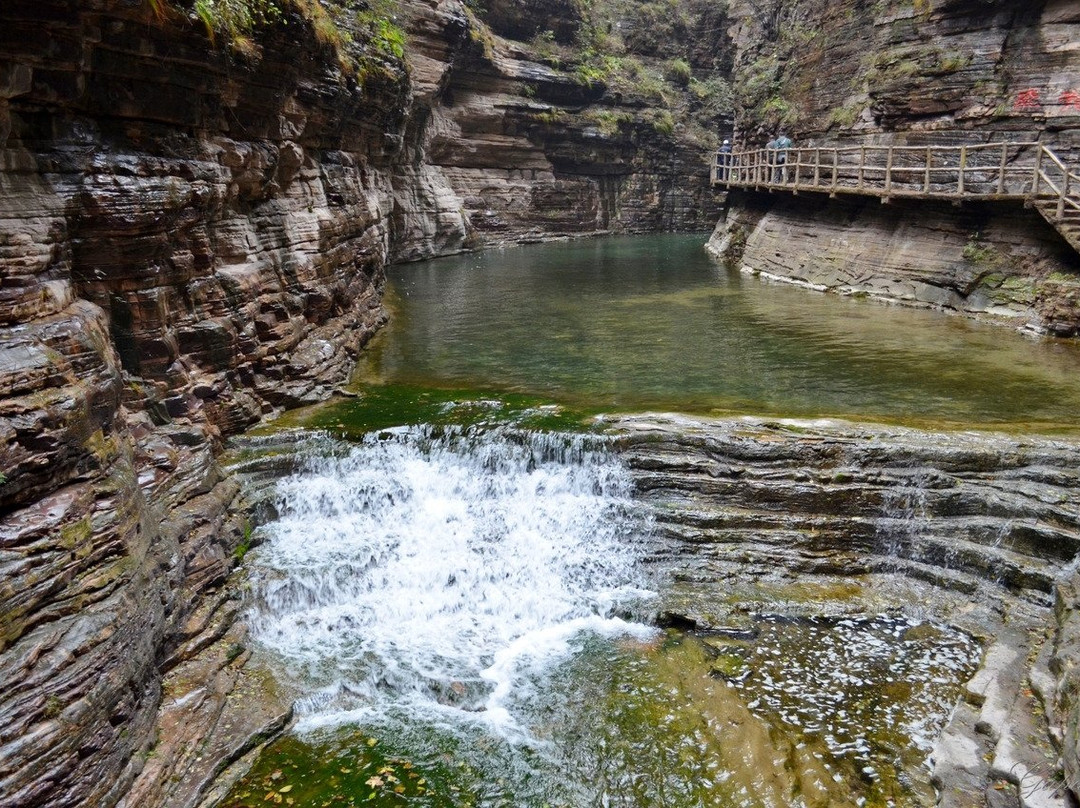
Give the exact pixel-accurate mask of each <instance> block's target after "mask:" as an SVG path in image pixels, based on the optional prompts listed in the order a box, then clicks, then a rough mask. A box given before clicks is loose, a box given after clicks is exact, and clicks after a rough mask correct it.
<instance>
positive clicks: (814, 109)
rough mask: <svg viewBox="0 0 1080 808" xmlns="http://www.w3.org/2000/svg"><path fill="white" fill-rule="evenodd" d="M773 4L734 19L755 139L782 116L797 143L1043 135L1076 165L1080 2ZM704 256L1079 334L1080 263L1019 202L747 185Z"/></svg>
mask: <svg viewBox="0 0 1080 808" xmlns="http://www.w3.org/2000/svg"><path fill="white" fill-rule="evenodd" d="M773 7H774V11H775V13H776V17H775V18H770V20H768V21H763V20H762V19H761V18H760V17H757V16H755V15H752V14H749V13H747V14H744V15H743V16H742V17H741V18H740V19H741V20H742V22H741V23H740V24H739V25H737V26H735V27H734V28H733V29H732V33H733V36H734V37H735V38H736V40H737V41H738V42H739V43H740V49H739V53H738V56H737V59H736V70H735V81H736V82H737V83H739V84H740V86H741V87H742V94H741V100H742V101H743V102H744V104H745V106H744V107H743V108H742V115H741V117H740V118H739V120H738V121H737V128H738V131H739V135H740V137H741V139H743V140H744V141H745V142H746V143H747V144H748V145H750V146H752V147H758V146H761V145H763V143H764V141H765V139H767V138H770V137H772V136H773V133H774V132H776V131H778V130H779V129H783V128H786V129H787V130H788V133H789V134H791V135H792V136H793V137H794V138H795V140H796V143H797V145H799V146H834V145H841V146H850V145H859V144H866V145H906V146H924V145H960V144H979V143H990V142H1000V141H1005V140H1012V141H1035V140H1040V141H1042V142H1044V143H1046V144H1047V145H1049V146H1050V147H1052V148H1053V149H1054V151H1055V152H1056V153H1057V154H1058V155H1059V156H1061V157H1062V158H1063V159H1064V160H1065V161H1066V162H1067V163H1069V164H1070V165H1072V166H1074V167H1075V166H1080V129H1078V124H1080V87H1078V86H1077V84H1078V81H1080V80H1078V76H1080V51H1077V49H1076V47H1075V43H1076V41H1078V39H1080V11H1078V10H1077V8H1076V5H1075V4H1074V3H1070V2H1066V1H1065V0H1040V2H1035V3H1027V2H1013V1H1012V0H917V1H916V2H907V3H844V4H828V3H819V2H813V0H811V1H810V2H801V3H791V2H777V3H774V4H773ZM773 20H775V22H776V27H775V28H773V29H771V30H766V28H767V27H768V26H767V25H765V22H771V21H773ZM808 234H810V237H809V238H804V236H806V235H808ZM710 250H711V251H712V252H714V253H715V254H717V255H719V256H721V257H723V258H725V259H726V260H729V261H730V262H732V263H733V264H735V265H737V266H739V267H741V268H745V269H747V270H749V271H755V272H762V273H766V274H768V275H771V276H774V277H777V278H780V279H786V280H792V281H795V282H799V283H805V284H808V285H811V286H814V287H816V288H820V289H823V290H829V291H836V292H839V293H844V294H853V293H854V294H869V295H872V296H876V297H881V298H883V299H887V300H892V301H898V302H902V303H907V304H913V305H929V306H936V307H941V308H945V309H949V310H955V311H960V312H963V313H967V314H973V315H978V316H989V317H998V318H1003V319H1004V320H1005V321H1006V322H1009V323H1012V324H1014V325H1017V326H1021V327H1025V328H1029V329H1031V330H1035V331H1039V332H1046V333H1051V334H1057V335H1062V336H1071V335H1075V334H1077V333H1080V258H1078V256H1077V254H1076V251H1075V250H1073V249H1072V248H1070V247H1069V245H1068V244H1067V243H1066V241H1065V240H1064V239H1063V238H1062V237H1061V236H1060V235H1059V234H1058V233H1057V231H1056V230H1055V229H1054V228H1053V227H1052V226H1051V225H1050V224H1048V223H1046V222H1045V221H1043V220H1042V219H1041V218H1040V217H1039V216H1038V215H1037V214H1036V213H1034V212H1033V211H1030V210H1023V209H1021V208H1020V205H1019V204H1015V203H1014V204H1009V205H1006V204H1001V203H995V204H991V203H978V202H965V203H964V204H963V205H962V206H958V207H954V206H951V205H948V204H934V203H931V204H922V203H917V204H916V203H911V204H905V203H898V202H895V201H894V202H893V203H892V204H890V205H887V206H881V205H880V204H879V203H878V200H876V199H873V200H867V201H854V202H852V201H850V200H836V199H828V198H826V197H825V196H824V195H816V194H803V195H800V196H799V197H798V198H796V199H792V198H785V199H780V198H777V197H776V196H762V195H760V194H753V193H735V194H733V195H732V197H731V199H730V204H729V206H728V209H727V211H726V213H725V216H724V217H723V218H722V219H721V221H720V223H719V225H718V226H717V229H716V231H715V232H714V234H713V237H712V239H711V240H710Z"/></svg>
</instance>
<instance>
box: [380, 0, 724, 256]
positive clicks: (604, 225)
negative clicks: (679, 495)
mask: <svg viewBox="0 0 1080 808" xmlns="http://www.w3.org/2000/svg"><path fill="white" fill-rule="evenodd" d="M564 5H566V4H560V3H544V4H536V5H535V6H534V5H532V4H530V5H529V8H527V9H521V8H517V7H515V8H514V10H513V11H511V10H510V9H509V7H508V6H504V5H501V4H499V3H491V4H488V9H489V10H488V12H487V14H486V17H485V19H488V20H489V21H490V22H491V25H492V28H493V29H494V32H492V31H491V30H489V29H487V28H486V27H485V26H484V24H483V23H482V22H481V21H479V20H477V19H476V18H475V17H474V16H472V15H463V14H462V12H461V9H460V7H459V6H456V5H454V4H447V3H431V2H428V3H422V2H410V3H408V4H407V8H408V9H409V14H410V22H409V34H410V38H411V41H412V42H413V50H412V52H411V53H410V57H409V58H410V64H411V69H412V73H411V75H412V79H413V87H414V91H415V94H416V98H415V105H414V108H413V118H412V120H411V121H410V125H409V127H408V129H407V131H406V135H405V141H404V147H405V158H404V162H405V164H406V166H407V168H406V169H402V170H406V171H407V172H409V173H407V174H406V176H407V177H408V178H409V181H406V182H398V183H397V187H398V188H399V189H400V190H399V192H398V194H397V196H396V197H395V205H396V207H395V212H394V216H393V223H394V244H395V257H397V258H399V259H401V260H413V259H417V258H424V257H430V256H431V255H434V254H438V253H439V252H446V251H448V248H454V247H457V248H460V247H461V246H462V243H463V244H464V245H466V246H470V247H482V246H488V245H493V244H500V243H507V242H520V241H535V240H543V239H549V238H553V237H560V236H571V235H587V234H592V233H608V232H646V231H655V230H707V229H709V228H711V227H712V225H713V223H714V222H715V220H716V216H717V215H718V213H719V205H718V203H717V200H716V198H715V194H714V193H713V191H712V189H711V188H710V187H709V182H708V165H707V161H708V155H709V153H710V150H709V149H708V148H707V147H706V146H705V145H703V144H702V143H700V142H697V141H696V140H694V139H693V138H691V137H689V136H687V135H685V134H683V133H680V132H678V131H677V130H675V129H674V128H668V126H667V124H666V123H665V121H663V120H659V119H658V118H657V117H656V116H655V114H654V113H655V110H652V109H649V108H648V102H647V100H646V99H645V98H643V97H636V96H633V97H632V96H624V94H623V93H622V92H618V91H616V90H615V89H614V87H609V86H607V84H605V82H604V81H602V80H599V79H597V80H592V79H588V78H583V76H582V75H581V72H580V70H578V69H575V68H574V65H572V64H571V65H559V66H554V65H556V64H558V59H557V58H554V57H552V56H550V55H545V54H543V53H541V52H540V51H538V50H537V48H536V47H534V46H533V45H530V44H527V43H525V42H522V41H519V40H517V39H511V38H504V37H503V36H500V35H499V33H505V34H506V35H507V36H514V37H528V36H530V32H532V33H535V31H534V29H536V30H540V29H541V28H543V30H547V31H551V30H553V29H552V26H555V28H559V26H560V25H562V26H563V27H567V28H573V27H574V26H580V25H581V24H582V23H581V20H580V17H579V15H577V14H576V13H574V12H573V10H572V9H571V8H570V6H569V5H566V7H565V8H564ZM534 18H535V19H534ZM555 19H557V20H560V21H561V23H558V24H556V22H553V20H555ZM709 19H711V18H709ZM560 30H561V29H560ZM448 32H449V33H451V34H452V35H453V37H455V38H454V39H452V40H450V39H448ZM557 36H558V37H560V38H563V39H570V38H572V37H569V36H566V37H563V36H562V35H561V34H557ZM448 41H452V42H453V45H452V46H451V45H448ZM455 46H456V47H455ZM672 127H673V124H672ZM433 213H434V219H436V220H443V221H446V222H451V223H452V222H462V221H464V226H465V231H466V232H465V234H464V238H463V242H457V243H447V242H446V241H445V240H443V241H440V240H438V239H435V240H434V241H433V240H432V238H431V230H432V225H431V222H432V218H433V216H432V214H433ZM456 238H457V236H456V234H455V237H454V239H456Z"/></svg>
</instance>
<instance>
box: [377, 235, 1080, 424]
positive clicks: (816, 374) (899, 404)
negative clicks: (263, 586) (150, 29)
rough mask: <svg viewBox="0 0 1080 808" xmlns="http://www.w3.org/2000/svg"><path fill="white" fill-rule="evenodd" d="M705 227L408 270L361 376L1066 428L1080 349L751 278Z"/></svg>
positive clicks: (751, 408) (570, 398)
mask: <svg viewBox="0 0 1080 808" xmlns="http://www.w3.org/2000/svg"><path fill="white" fill-rule="evenodd" d="M702 241H703V237H702V236H700V235H691V236H682V235H679V236H649V237H634V238H626V237H621V238H605V239H595V240H586V241H578V242H572V243H564V244H554V245H535V246H527V247H519V248H512V249H506V250H498V251H491V252H486V253H482V254H477V255H467V256H461V257H455V258H447V259H440V260H436V261H431V262H427V263H423V264H411V265H407V266H400V267H396V268H394V269H393V270H392V271H391V283H390V288H389V294H388V302H389V304H390V306H391V308H392V312H393V318H394V320H393V323H392V325H391V327H390V329H389V330H388V332H387V333H386V334H385V335H384V336H383V337H381V338H380V339H379V340H377V342H376V345H375V346H374V348H373V350H372V351H371V352H370V355H369V356H368V357H367V359H366V360H365V361H366V366H365V368H364V374H363V375H364V378H365V379H367V380H368V381H377V382H380V383H384V384H390V385H395V386H400V385H404V386H409V387H413V388H414V389H420V388H432V387H441V388H456V389H471V390H485V391H491V392H496V393H497V392H507V391H512V392H516V393H524V394H530V395H536V396H539V397H541V398H542V399H550V400H552V401H555V402H559V403H562V404H566V405H570V406H573V407H576V408H579V409H583V410H586V411H591V412H596V411H628V410H647V409H662V410H676V411H685V412H695V413H717V414H730V413H761V414H771V415H792V416H839V417H845V418H853V419H862V420H885V421H902V422H907V423H916V424H924V425H929V424H933V425H946V426H975V427H982V426H1006V425H1007V426H1010V427H1015V428H1021V429H1023V428H1031V429H1067V428H1070V427H1072V425H1073V424H1074V423H1075V413H1076V412H1077V411H1080V347H1077V346H1075V345H1070V344H1068V343H1066V342H1063V341H1060V340H1051V339H1042V338H1035V337H1030V336H1025V335H1022V334H1019V333H1017V332H1014V331H1012V330H1011V329H1009V328H1007V327H1001V326H991V325H986V324H982V323H976V322H972V321H970V320H968V319H965V318H961V317H958V316H951V315H947V314H943V313H938V312H928V311H921V310H914V309H908V308H901V307H891V306H884V305H882V304H880V303H875V302H871V301H866V300H858V299H851V298H840V297H836V296H832V295H824V294H819V293H815V292H808V291H806V290H803V289H798V288H794V287H791V286H787V285H783V284H776V283H771V282H768V281H762V280H759V279H755V278H749V277H745V276H743V275H740V274H739V273H737V272H730V271H728V270H727V269H725V268H723V267H721V266H719V265H718V264H717V263H715V262H714V261H712V260H711V259H710V258H709V257H708V256H707V255H706V254H705V252H704V250H703V248H702Z"/></svg>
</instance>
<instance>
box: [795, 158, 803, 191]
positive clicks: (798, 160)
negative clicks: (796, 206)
mask: <svg viewBox="0 0 1080 808" xmlns="http://www.w3.org/2000/svg"><path fill="white" fill-rule="evenodd" d="M800 168H802V149H795V193H799V169H800Z"/></svg>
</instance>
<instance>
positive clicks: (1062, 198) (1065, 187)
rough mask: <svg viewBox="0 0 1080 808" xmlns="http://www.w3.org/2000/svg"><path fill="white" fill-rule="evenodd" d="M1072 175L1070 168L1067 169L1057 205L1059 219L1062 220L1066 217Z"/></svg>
mask: <svg viewBox="0 0 1080 808" xmlns="http://www.w3.org/2000/svg"><path fill="white" fill-rule="evenodd" d="M1070 178H1071V175H1070V174H1069V169H1068V168H1066V169H1065V181H1064V182H1063V183H1062V184H1061V196H1059V197H1058V206H1057V220H1058V221H1059V222H1060V221H1061V220H1062V219H1064V218H1065V197H1067V196H1068V195H1069V180H1070Z"/></svg>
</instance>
